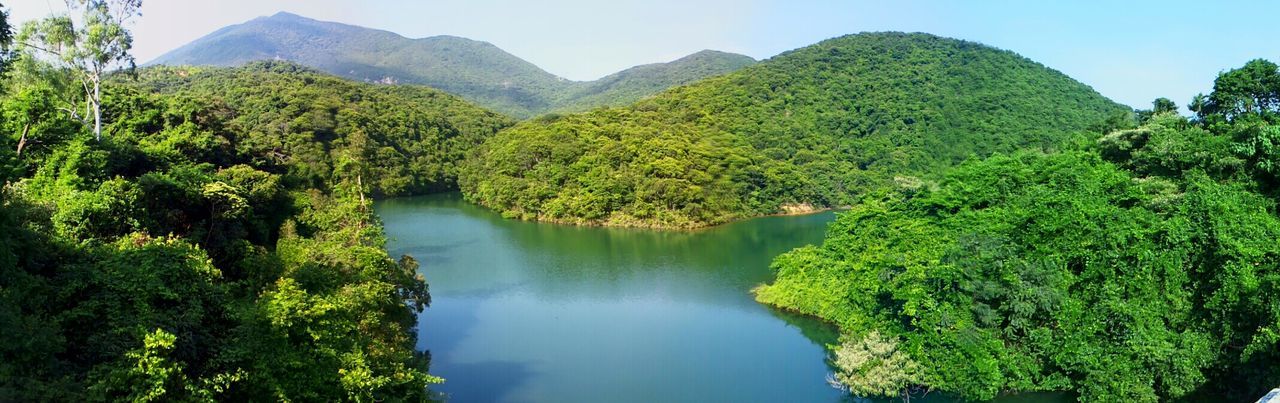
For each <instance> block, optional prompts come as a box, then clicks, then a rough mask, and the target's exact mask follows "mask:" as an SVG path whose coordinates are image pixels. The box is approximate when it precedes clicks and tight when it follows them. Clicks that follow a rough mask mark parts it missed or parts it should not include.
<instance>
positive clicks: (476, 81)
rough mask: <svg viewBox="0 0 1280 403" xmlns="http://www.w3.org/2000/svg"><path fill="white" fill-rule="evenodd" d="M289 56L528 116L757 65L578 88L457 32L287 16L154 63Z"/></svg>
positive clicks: (723, 56)
mask: <svg viewBox="0 0 1280 403" xmlns="http://www.w3.org/2000/svg"><path fill="white" fill-rule="evenodd" d="M280 59H282V60H289V61H293V62H297V63H300V64H303V65H306V66H310V67H314V68H316V69H319V70H322V71H325V72H329V73H332V74H337V75H340V76H343V77H348V78H352V79H355V80H362V81H369V82H382V83H407V84H423V85H427V86H431V87H434V88H438V89H441V90H444V91H446V92H449V93H452V94H455V95H459V96H461V97H463V98H466V99H467V100H470V101H472V102H475V103H477V104H479V105H481V106H484V107H486V108H489V109H492V110H495V111H498V112H502V113H505V114H507V115H510V116H514V117H518V118H526V117H530V116H533V115H537V114H541V113H544V112H547V111H551V110H557V109H563V108H579V109H581V108H586V107H591V106H597V105H605V104H625V103H628V102H632V101H635V100H637V99H640V98H642V97H644V96H648V95H652V94H654V93H657V92H659V91H661V90H664V89H666V88H669V87H670V86H672V85H676V84H683V83H687V82H692V81H696V80H698V79H701V78H706V77H709V76H713V75H717V74H723V73H727V72H730V71H733V70H735V69H737V68H740V67H742V66H744V65H746V64H750V63H752V62H754V60H752V59H751V58H749V57H746V56H742V55H735V54H729V53H723V52H709V53H698V54H695V55H691V56H689V57H686V58H684V59H680V60H679V61H676V62H672V63H658V64H653V65H645V66H640V67H636V68H634V69H632V70H628V71H624V72H621V73H618V74H616V75H614V76H610V77H606V78H605V79H601V80H598V81H591V82H577V81H571V80H566V79H563V78H560V77H557V76H555V75H553V74H551V73H548V72H546V71H544V70H542V69H541V68H538V66H535V65H533V64H532V63H529V62H527V61H525V60H523V59H520V58H519V57H516V56H514V55H511V54H510V53H507V52H505V51H503V50H502V49H499V48H498V47H497V46H494V45H492V44H490V43H487V42H481V41H475V40H471V39H466V38H459V37H455V36H433V37H428V38H421V39H410V38H405V37H403V36H400V35H398V34H395V33H392V32H388V31H382V30H376V29H370V28H364V27H358V26H353V25H346V24H340V23H334V22H325V21H317V20H313V19H309V18H305V17H301V16H298V15H294V14H290V13H284V12H282V13H278V14H275V15H272V16H269V17H260V18H256V19H253V20H251V21H248V22H246V23H243V24H238V25H232V26H228V27H225V28H222V29H220V30H218V31H215V32H213V33H211V34H209V35H206V36H205V37H202V38H200V39H197V40H196V41H194V42H192V43H190V44H187V45H185V46H183V47H181V48H178V49H175V50H173V51H170V52H169V53H166V54H164V55H161V56H160V57H158V58H156V59H155V60H153V61H151V62H149V64H164V65H213V66H238V65H240V64H243V63H246V62H249V61H255V60H280ZM633 70H634V71H633Z"/></svg>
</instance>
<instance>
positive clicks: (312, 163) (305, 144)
mask: <svg viewBox="0 0 1280 403" xmlns="http://www.w3.org/2000/svg"><path fill="white" fill-rule="evenodd" d="M119 81H120V84H121V85H123V86H126V87H130V88H137V89H140V90H143V91H146V92H154V93H157V94H160V95H167V96H173V97H176V98H179V99H191V100H199V101H200V102H203V103H207V104H210V105H211V107H212V108H214V110H220V111H222V112H223V113H225V114H227V115H228V117H229V118H228V119H226V120H224V121H221V122H219V125H220V126H219V127H218V128H219V129H220V130H222V131H223V132H225V133H227V134H228V135H230V136H232V137H229V138H228V141H230V143H229V144H224V145H220V147H222V149H218V150H216V151H217V152H218V153H219V154H220V153H232V154H233V155H239V156H246V157H251V158H253V159H254V160H255V161H257V162H259V163H261V164H269V165H272V166H280V167H281V168H284V169H287V170H288V171H289V172H290V173H292V174H293V177H295V178H296V179H297V180H304V181H308V182H310V183H318V182H319V181H322V180H323V178H324V177H325V176H326V175H330V174H331V173H332V172H333V171H334V169H336V165H335V164H336V163H337V161H336V160H334V159H333V158H332V157H333V156H334V155H333V154H335V153H337V152H339V149H348V150H350V152H351V153H353V156H352V158H357V159H359V160H361V161H363V162H364V164H366V165H365V166H364V167H363V168H362V169H363V170H364V171H365V175H366V176H365V177H364V178H363V181H364V184H365V186H367V189H366V190H367V191H368V192H369V193H370V194H371V195H373V196H397V195H406V194H421V193H425V192H431V191H441V190H452V189H456V188H457V184H456V181H457V170H458V164H459V163H460V162H461V160H462V159H463V156H464V155H465V153H466V152H468V151H469V150H470V149H471V148H473V147H475V146H477V145H479V144H480V143H481V142H482V141H483V140H484V139H485V138H488V137H490V136H492V135H493V134H494V133H496V132H497V131H498V130H500V129H502V128H504V127H508V126H510V125H512V124H513V123H514V122H513V121H511V120H510V118H507V117H504V116H501V115H498V114H495V113H493V112H489V111H486V110H484V109H482V108H479V107H477V106H475V105H472V104H470V103H468V102H466V101H464V100H462V99H460V98H458V97H456V96H453V95H449V94H446V93H443V92H441V91H439V90H435V89H431V88H427V87H422V86H413V85H400V86H385V85H371V84H365V83H356V82H352V81H348V80H345V79H341V78H338V77H334V76H331V75H329V74H325V73H321V72H317V71H315V70H312V69H310V68H307V67H303V66H299V65H297V64H293V63H288V62H254V63H250V64H248V65H245V66H243V67H238V68H208V67H203V68H201V67H194V68H193V67H165V66H157V67H151V68H146V69H143V70H141V71H140V72H139V74H138V77H137V79H136V81H135V80H129V79H123V77H122V79H121V80H119ZM193 102H194V101H193ZM122 124H127V123H122ZM192 134H193V135H195V136H194V137H190V138H175V139H174V140H175V141H184V142H198V141H205V140H207V139H206V138H204V137H200V135H204V134H205V133H201V132H196V133H192Z"/></svg>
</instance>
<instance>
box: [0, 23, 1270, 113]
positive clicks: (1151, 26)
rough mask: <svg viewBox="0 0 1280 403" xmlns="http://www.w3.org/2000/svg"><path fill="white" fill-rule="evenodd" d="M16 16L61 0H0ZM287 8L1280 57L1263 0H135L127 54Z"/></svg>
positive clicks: (1075, 64) (787, 37) (1132, 95)
mask: <svg viewBox="0 0 1280 403" xmlns="http://www.w3.org/2000/svg"><path fill="white" fill-rule="evenodd" d="M0 3H3V4H5V5H6V6H7V7H8V8H9V9H10V10H11V11H12V13H13V15H14V19H15V20H19V21H20V20H25V19H30V18H35V17H39V16H41V15H43V14H47V13H48V12H49V11H50V10H54V9H58V8H60V7H61V6H62V4H63V0H16V1H14V0H8V1H5V0H0ZM277 11H290V12H293V13H297V14H300V15H303V16H307V17H312V18H316V19H322V20H329V21H339V22H345V23H350V24H356V25H362V26H367V27H373V28H380V29H386V30H389V31H393V32H396V33H399V34H401V35H404V36H408V37H414V38H416V37H424V36H431V35H442V34H447V35H457V36H463V37H467V38H471V39H477V40H483V41H488V42H491V43H493V44H495V45H497V46H499V47H501V48H503V49H505V50H506V51H508V52H511V53H512V54H515V55H516V56H519V57H521V58H524V59H525V60H529V61H530V62H533V63H534V64H537V65H538V66H540V67H542V68H543V69H545V70H547V71H549V72H551V73H553V74H557V75H560V76H563V77H566V78H570V79H575V80H589V79H595V78H599V77H601V76H603V75H606V74H609V73H612V72H615V71H618V70H621V69H623V68H626V67H630V66H633V65H637V64H643V63H652V62H658V61H668V60H672V59H675V58H678V57H680V56H682V55H685V54H689V53H693V52H695V51H698V50H701V49H718V50H724V51H731V52H738V53H743V54H747V55H750V56H753V57H756V58H767V57H769V56H773V55H775V54H777V53H779V52H781V51H785V50H788V49H793V48H797V47H801V46H805V45H808V44H812V43H814V42H817V41H820V40H822V39H826V38H830V37H834V36H839V35H844V34H849V33H856V32H863V31H886V30H891V31H921V32H929V33H933V34H937V35H942V36H949V37H954V38H960V39H967V40H972V41H978V42H982V43H985V44H988V45H992V46H996V47H1000V48H1004V49H1009V50H1013V51H1015V52H1018V53H1020V54H1022V55H1024V56H1027V57H1029V58H1031V59H1033V60H1036V61H1039V62H1041V63H1043V64H1045V65H1047V66H1049V67H1052V68H1055V69H1058V70H1060V71H1062V72H1064V73H1066V74H1068V75H1070V76H1072V77H1074V78H1076V79H1078V80H1080V81H1082V82H1084V83H1085V84H1088V85H1090V86H1093V87H1094V88H1095V89H1097V90H1098V91H1099V92H1101V93H1102V94H1103V95H1106V96H1108V97H1110V98H1112V99H1114V100H1116V101H1119V102H1122V103H1126V104H1129V105H1132V106H1136V107H1146V106H1148V104H1149V103H1150V101H1151V99H1153V98H1155V97H1157V96H1166V97H1169V98H1171V99H1173V100H1174V101H1176V102H1177V103H1179V104H1186V103H1187V101H1188V100H1189V99H1190V97H1191V96H1192V95H1194V94H1195V93H1197V92H1207V91H1208V89H1209V88H1210V86H1211V85H1212V82H1213V77H1214V76H1215V75H1216V74H1217V73H1218V72H1219V71H1222V70H1224V69H1229V68H1233V67H1238V66H1240V65H1242V64H1244V62H1245V61H1247V60H1249V59H1253V58H1259V57H1261V58H1267V59H1271V60H1280V35H1278V33H1280V29H1277V27H1276V25H1277V24H1278V23H1280V21H1277V20H1276V18H1277V16H1280V2H1274V1H1204V0H1200V1H1195V2H1179V1H1059V2H1049V1H967V2H961V1H923V0H916V1H835V0H831V1H819V0H738V1H730V0H706V1H695V0H645V1H630V0H625V1H624V0H544V1H514V0H420V1H408V0H360V1H341V0H307V1H304V0H203V1H188V0H146V1H145V2H144V5H143V18H141V19H140V20H139V21H138V22H137V23H136V25H135V27H134V31H135V35H136V46H135V52H134V54H135V55H136V56H137V58H138V59H139V61H147V60H150V59H151V58H154V57H156V56H158V55H160V54H161V53H164V52H165V51H168V50H170V49H172V48H175V47H177V46H180V45H182V44H184V43H186V42H189V41H191V40H194V39H196V38H198V37H200V36H203V35H205V34H207V33H209V32H211V31H213V30H215V29H217V28H220V27H222V26H225V25H229V24H234V23H240V22H243V21H246V20H249V19H251V18H253V17H256V16H260V15H269V14H274V13H275V12H277Z"/></svg>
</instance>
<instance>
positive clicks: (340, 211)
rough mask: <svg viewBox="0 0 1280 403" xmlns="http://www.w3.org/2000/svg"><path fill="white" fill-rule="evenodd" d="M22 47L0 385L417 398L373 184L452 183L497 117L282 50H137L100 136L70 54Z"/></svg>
mask: <svg viewBox="0 0 1280 403" xmlns="http://www.w3.org/2000/svg"><path fill="white" fill-rule="evenodd" d="M17 64H18V66H17V68H15V69H13V72H12V74H9V75H7V76H6V77H5V79H4V81H3V82H2V84H0V85H2V86H3V95H0V127H2V128H3V132H4V133H6V134H5V135H4V136H3V137H0V182H3V183H4V184H5V185H4V189H3V192H0V198H2V199H0V329H4V331H2V332H0V401H48V400H53V401H82V400H95V401H96V400H126V399H127V400H138V401H148V400H161V401H175V400H229V401H263V400H303V401H322V400H363V401H373V400H377V401H384V400H420V399H423V398H425V397H426V394H427V389H426V387H427V385H429V384H431V383H434V382H438V381H439V379H438V378H436V377H433V376H431V375H429V374H427V372H426V367H427V363H428V362H427V361H428V357H427V356H426V355H425V354H423V353H421V352H418V351H416V350H415V334H416V332H415V325H414V323H415V321H416V317H417V315H416V314H417V312H419V311H421V310H422V309H423V308H424V307H425V306H426V304H427V303H429V301H430V297H429V295H428V294H427V288H426V284H425V283H424V281H423V279H422V278H421V276H419V275H418V274H417V272H416V268H417V263H416V262H415V261H414V260H413V259H412V258H410V257H408V256H405V257H401V258H400V259H399V260H396V259H392V258H391V257H390V256H388V255H387V253H386V250H385V249H384V242H385V239H384V236H383V235H382V230H381V225H380V224H379V222H378V220H377V218H376V217H375V216H374V215H373V213H372V211H371V208H370V207H371V206H370V203H371V200H368V199H367V198H366V196H371V195H379V194H382V195H394V194H408V193H415V192H425V191H431V190H438V189H445V188H451V187H453V186H454V185H453V182H454V175H455V167H454V162H455V161H456V160H457V159H458V158H460V157H461V155H462V154H464V153H465V152H466V151H467V149H468V148H469V147H471V146H473V145H474V144H477V143H478V142H480V141H481V140H483V139H484V138H485V137H487V136H490V135H492V133H493V132H495V131H496V130H498V129H499V128H501V127H504V126H506V125H508V124H509V121H508V120H507V119H506V118H503V117H501V116H498V115H495V114H492V113H489V112H485V111H483V110H481V109H479V108H476V107H473V106H470V105H468V104H466V103H465V102H463V101H461V100H459V99H457V98H455V97H452V96H449V95H446V94H443V93H441V92H439V91H436V90H432V89H428V88H423V87H411V86H404V87H388V86H375V85H369V84H357V83H351V82H347V81H344V80H341V79H338V78H335V77H331V76H327V75H323V74H319V73H316V72H314V71H310V70H307V69H305V68H301V67H299V66H296V65H291V64H283V63H259V64H253V65H249V66H246V67H243V68H237V69H214V68H209V69H184V68H151V69H144V70H142V71H139V72H138V75H137V78H136V79H135V78H133V77H130V76H127V75H125V74H115V75H113V76H112V77H111V78H110V79H109V80H107V81H106V82H105V84H104V87H103V90H104V91H105V93H104V96H103V110H104V121H105V122H106V125H105V127H104V130H103V132H104V133H103V137H102V139H101V140H95V139H94V136H93V134H92V133H91V131H90V129H89V127H90V126H87V125H86V124H85V122H84V121H82V119H80V118H79V117H78V116H75V115H72V114H69V113H67V110H76V109H79V108H76V107H75V106H74V105H75V103H76V102H83V100H82V99H81V100H78V101H77V99H76V97H77V95H76V94H77V93H76V92H75V91H79V88H77V87H76V86H66V85H64V83H66V82H68V81H66V80H67V77H66V72H65V71H62V70H59V69H55V68H51V67H50V66H48V65H45V64H43V63H41V62H40V61H38V60H35V59H31V58H30V57H24V58H22V59H20V60H19V61H18V63H17ZM67 88H70V89H69V90H68V89H67ZM20 142H22V143H24V146H23V147H19V143H20Z"/></svg>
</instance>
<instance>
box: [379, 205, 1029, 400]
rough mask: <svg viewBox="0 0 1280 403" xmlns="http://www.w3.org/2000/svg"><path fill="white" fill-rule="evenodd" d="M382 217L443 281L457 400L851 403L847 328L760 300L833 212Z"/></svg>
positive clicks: (439, 359) (432, 324)
mask: <svg viewBox="0 0 1280 403" xmlns="http://www.w3.org/2000/svg"><path fill="white" fill-rule="evenodd" d="M377 211H378V214H379V215H380V216H381V218H382V220H383V222H384V224H385V226H386V231H387V235H388V237H389V238H390V242H389V244H388V249H389V251H390V252H391V254H392V256H399V255H401V254H409V255H412V256H414V257H415V258H417V259H418V261H419V262H420V263H421V265H422V269H421V271H422V273H423V274H424V275H425V276H426V278H427V282H428V283H429V284H430V287H431V296H432V300H433V301H432V305H431V307H430V308H428V309H427V310H426V311H425V312H424V313H423V314H422V316H421V318H420V321H419V329H418V332H419V334H418V337H419V338H418V343H419V345H418V348H419V349H424V350H428V351H430V353H431V355H432V361H431V372H432V373H433V374H435V375H438V376H441V377H444V378H445V379H446V382H445V383H444V384H442V385H437V386H435V387H433V390H435V391H439V392H441V393H443V394H444V395H445V397H446V398H448V399H449V400H450V401H454V402H489V401H500V402H501V401H509V402H682V401H689V402H837V401H848V400H852V399H850V398H848V397H846V396H844V395H843V394H842V393H840V392H839V391H837V390H835V389H833V388H831V387H830V386H828V385H827V384H826V381H825V376H826V374H827V373H828V372H829V371H830V369H829V368H828V367H827V365H826V363H825V361H824V356H825V350H824V347H823V346H824V345H826V344H829V343H834V342H835V341H836V333H835V329H833V328H832V327H830V326H828V325H826V324H824V323H822V322H820V321H817V320H814V319H811V318H807V317H802V316H798V315H792V314H787V313H783V312H778V311H776V310H773V309H770V308H768V307H766V306H764V305H761V304H758V303H756V302H755V301H754V300H753V299H752V297H751V294H750V292H749V291H750V289H751V288H752V287H754V286H756V285H758V284H761V283H764V282H767V281H769V280H771V279H772V277H773V276H772V273H771V272H770V271H769V268H768V265H769V262H770V260H771V259H772V258H773V257H774V256H776V255H778V254H779V253H782V252H785V251H787V250H790V249H792V248H794V247H797V246H801V245H804V244H809V243H818V242H820V241H821V240H822V236H823V233H824V231H825V227H826V223H827V222H829V221H830V220H832V219H833V218H834V214H833V213H822V214H814V215H807V216H793V217H765V218H759V219H754V220H748V221H743V222H738V223H734V224H729V225H724V226H720V227H715V228H710V229H706V230H701V231H693V232H672V231H667V232H664V231H649V230H629V229H609V228H592V227H574V226H563V225H555V224H545V223H532V222H522V221H515V220H504V219H502V218H501V217H499V216H498V215H497V214H494V213H492V212H490V211H488V210H485V209H482V208H479V207H476V206H474V205H471V204H468V203H466V202H463V201H462V200H461V198H460V197H459V196H458V195H457V194H445V195H433V196H425V197H414V198H403V199H393V200H386V201H382V202H380V203H379V204H378V205H377ZM929 397H930V398H931V399H926V400H946V399H945V398H944V397H941V396H938V395H937V394H933V395H932V396H929ZM1040 400H1043V399H1039V398H1037V397H1035V396H1021V397H1019V398H1015V399H1011V401H1040ZM913 401H918V400H917V399H913Z"/></svg>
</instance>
